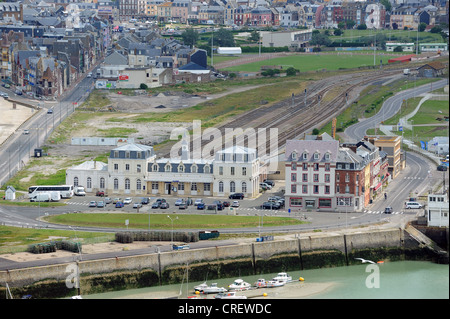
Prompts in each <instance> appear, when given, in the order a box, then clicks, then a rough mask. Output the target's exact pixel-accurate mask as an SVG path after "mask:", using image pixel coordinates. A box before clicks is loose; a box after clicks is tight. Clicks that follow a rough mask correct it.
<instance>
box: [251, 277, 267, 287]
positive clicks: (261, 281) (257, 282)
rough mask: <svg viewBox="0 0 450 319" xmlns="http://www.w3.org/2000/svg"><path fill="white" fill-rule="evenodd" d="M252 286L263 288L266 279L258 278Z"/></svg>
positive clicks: (265, 285)
mask: <svg viewBox="0 0 450 319" xmlns="http://www.w3.org/2000/svg"><path fill="white" fill-rule="evenodd" d="M254 286H255V287H256V288H265V287H267V281H266V280H265V279H264V278H259V279H258V280H257V281H256V282H255V284H254Z"/></svg>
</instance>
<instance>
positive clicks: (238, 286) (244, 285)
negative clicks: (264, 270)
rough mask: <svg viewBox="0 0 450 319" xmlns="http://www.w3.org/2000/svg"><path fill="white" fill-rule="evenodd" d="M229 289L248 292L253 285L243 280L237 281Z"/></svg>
mask: <svg viewBox="0 0 450 319" xmlns="http://www.w3.org/2000/svg"><path fill="white" fill-rule="evenodd" d="M228 287H229V288H230V289H233V290H247V289H250V288H251V285H250V284H249V283H248V282H245V281H243V280H242V279H236V280H235V281H234V282H233V283H232V284H231V285H229V286H228Z"/></svg>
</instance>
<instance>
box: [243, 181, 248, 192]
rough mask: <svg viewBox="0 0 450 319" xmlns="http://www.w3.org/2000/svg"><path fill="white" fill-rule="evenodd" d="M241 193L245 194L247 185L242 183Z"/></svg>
mask: <svg viewBox="0 0 450 319" xmlns="http://www.w3.org/2000/svg"><path fill="white" fill-rule="evenodd" d="M242 192H243V193H247V183H246V182H242Z"/></svg>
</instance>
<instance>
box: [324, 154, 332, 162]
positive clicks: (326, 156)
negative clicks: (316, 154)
mask: <svg viewBox="0 0 450 319" xmlns="http://www.w3.org/2000/svg"><path fill="white" fill-rule="evenodd" d="M330 158H331V154H330V153H328V152H327V153H325V160H326V161H329V160H330Z"/></svg>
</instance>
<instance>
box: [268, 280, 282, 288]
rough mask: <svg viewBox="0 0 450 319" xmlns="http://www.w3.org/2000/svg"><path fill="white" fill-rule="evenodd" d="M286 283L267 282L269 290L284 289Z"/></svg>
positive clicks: (277, 281)
mask: <svg viewBox="0 0 450 319" xmlns="http://www.w3.org/2000/svg"><path fill="white" fill-rule="evenodd" d="M285 284H286V283H285V282H284V281H279V280H269V281H268V282H267V286H266V287H267V288H275V287H282V286H284V285H285Z"/></svg>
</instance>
